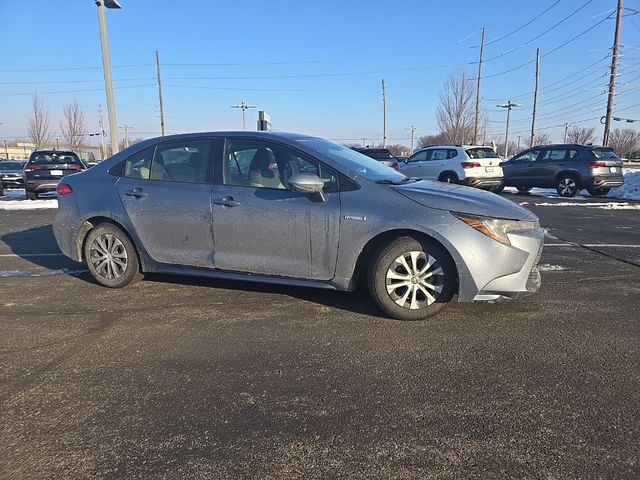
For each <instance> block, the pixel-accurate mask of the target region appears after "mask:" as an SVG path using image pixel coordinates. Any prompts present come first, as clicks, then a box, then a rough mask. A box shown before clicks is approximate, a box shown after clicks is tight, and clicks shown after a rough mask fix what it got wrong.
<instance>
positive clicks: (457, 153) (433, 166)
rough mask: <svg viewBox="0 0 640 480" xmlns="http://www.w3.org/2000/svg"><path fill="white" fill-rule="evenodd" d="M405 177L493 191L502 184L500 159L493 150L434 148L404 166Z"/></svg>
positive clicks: (422, 150) (436, 146) (415, 156)
mask: <svg viewBox="0 0 640 480" xmlns="http://www.w3.org/2000/svg"><path fill="white" fill-rule="evenodd" d="M400 171H401V172H402V173H404V174H405V175H408V176H412V177H420V178H424V179H427V180H438V181H440V182H447V183H459V184H461V185H467V186H469V187H478V188H483V189H490V188H493V187H496V186H499V185H500V184H501V183H502V167H500V157H498V155H497V154H496V152H495V151H494V150H493V149H492V148H491V147H485V146H473V145H467V146H463V145H433V146H429V147H425V148H421V149H420V150H417V151H416V152H415V153H414V154H413V155H411V156H410V157H409V158H408V159H406V160H405V161H404V164H401V165H400Z"/></svg>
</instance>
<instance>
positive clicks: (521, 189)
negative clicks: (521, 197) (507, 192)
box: [516, 187, 533, 193]
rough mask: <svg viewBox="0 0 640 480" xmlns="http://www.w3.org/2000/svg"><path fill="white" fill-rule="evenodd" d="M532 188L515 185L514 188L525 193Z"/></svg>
mask: <svg viewBox="0 0 640 480" xmlns="http://www.w3.org/2000/svg"><path fill="white" fill-rule="evenodd" d="M532 188H533V187H516V190H518V191H519V192H520V193H527V192H530V191H531V189H532Z"/></svg>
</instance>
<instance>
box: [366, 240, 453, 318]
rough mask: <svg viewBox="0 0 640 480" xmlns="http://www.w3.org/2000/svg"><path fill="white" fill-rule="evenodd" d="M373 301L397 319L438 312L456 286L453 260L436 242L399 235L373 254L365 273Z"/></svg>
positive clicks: (430, 314)
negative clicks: (366, 273)
mask: <svg viewBox="0 0 640 480" xmlns="http://www.w3.org/2000/svg"><path fill="white" fill-rule="evenodd" d="M367 277H368V278H367V280H368V284H369V291H370V292H371V296H372V297H373V300H374V301H375V302H376V304H377V305H378V306H379V307H380V308H381V309H382V310H384V311H385V312H386V313H387V314H388V315H390V316H391V317H393V318H396V319H398V320H424V319H426V318H429V317H432V316H433V315H435V314H437V313H438V312H440V311H441V310H442V309H443V308H444V307H445V306H446V305H447V304H448V303H449V302H450V301H451V299H452V297H453V295H454V293H455V287H456V277H457V275H456V269H455V264H454V263H453V260H451V257H450V256H449V254H448V253H447V252H446V250H445V249H444V248H443V247H441V246H440V245H438V244H436V243H434V242H432V241H428V240H424V239H417V238H414V237H399V238H397V239H395V240H394V241H393V242H391V243H389V244H388V245H385V246H384V247H382V248H381V249H380V250H378V252H377V253H376V255H375V256H374V257H373V259H372V262H371V264H370V265H369V271H368V275H367Z"/></svg>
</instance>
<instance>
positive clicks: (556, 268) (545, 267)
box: [538, 263, 569, 272]
mask: <svg viewBox="0 0 640 480" xmlns="http://www.w3.org/2000/svg"><path fill="white" fill-rule="evenodd" d="M538 270H540V271H541V272H564V271H565V270H569V269H568V268H567V267H563V266H562V265H551V264H548V263H543V264H541V265H538Z"/></svg>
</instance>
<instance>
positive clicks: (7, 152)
mask: <svg viewBox="0 0 640 480" xmlns="http://www.w3.org/2000/svg"><path fill="white" fill-rule="evenodd" d="M4 156H5V157H7V158H6V160H9V149H8V148H7V139H6V138H5V139H4Z"/></svg>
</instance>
